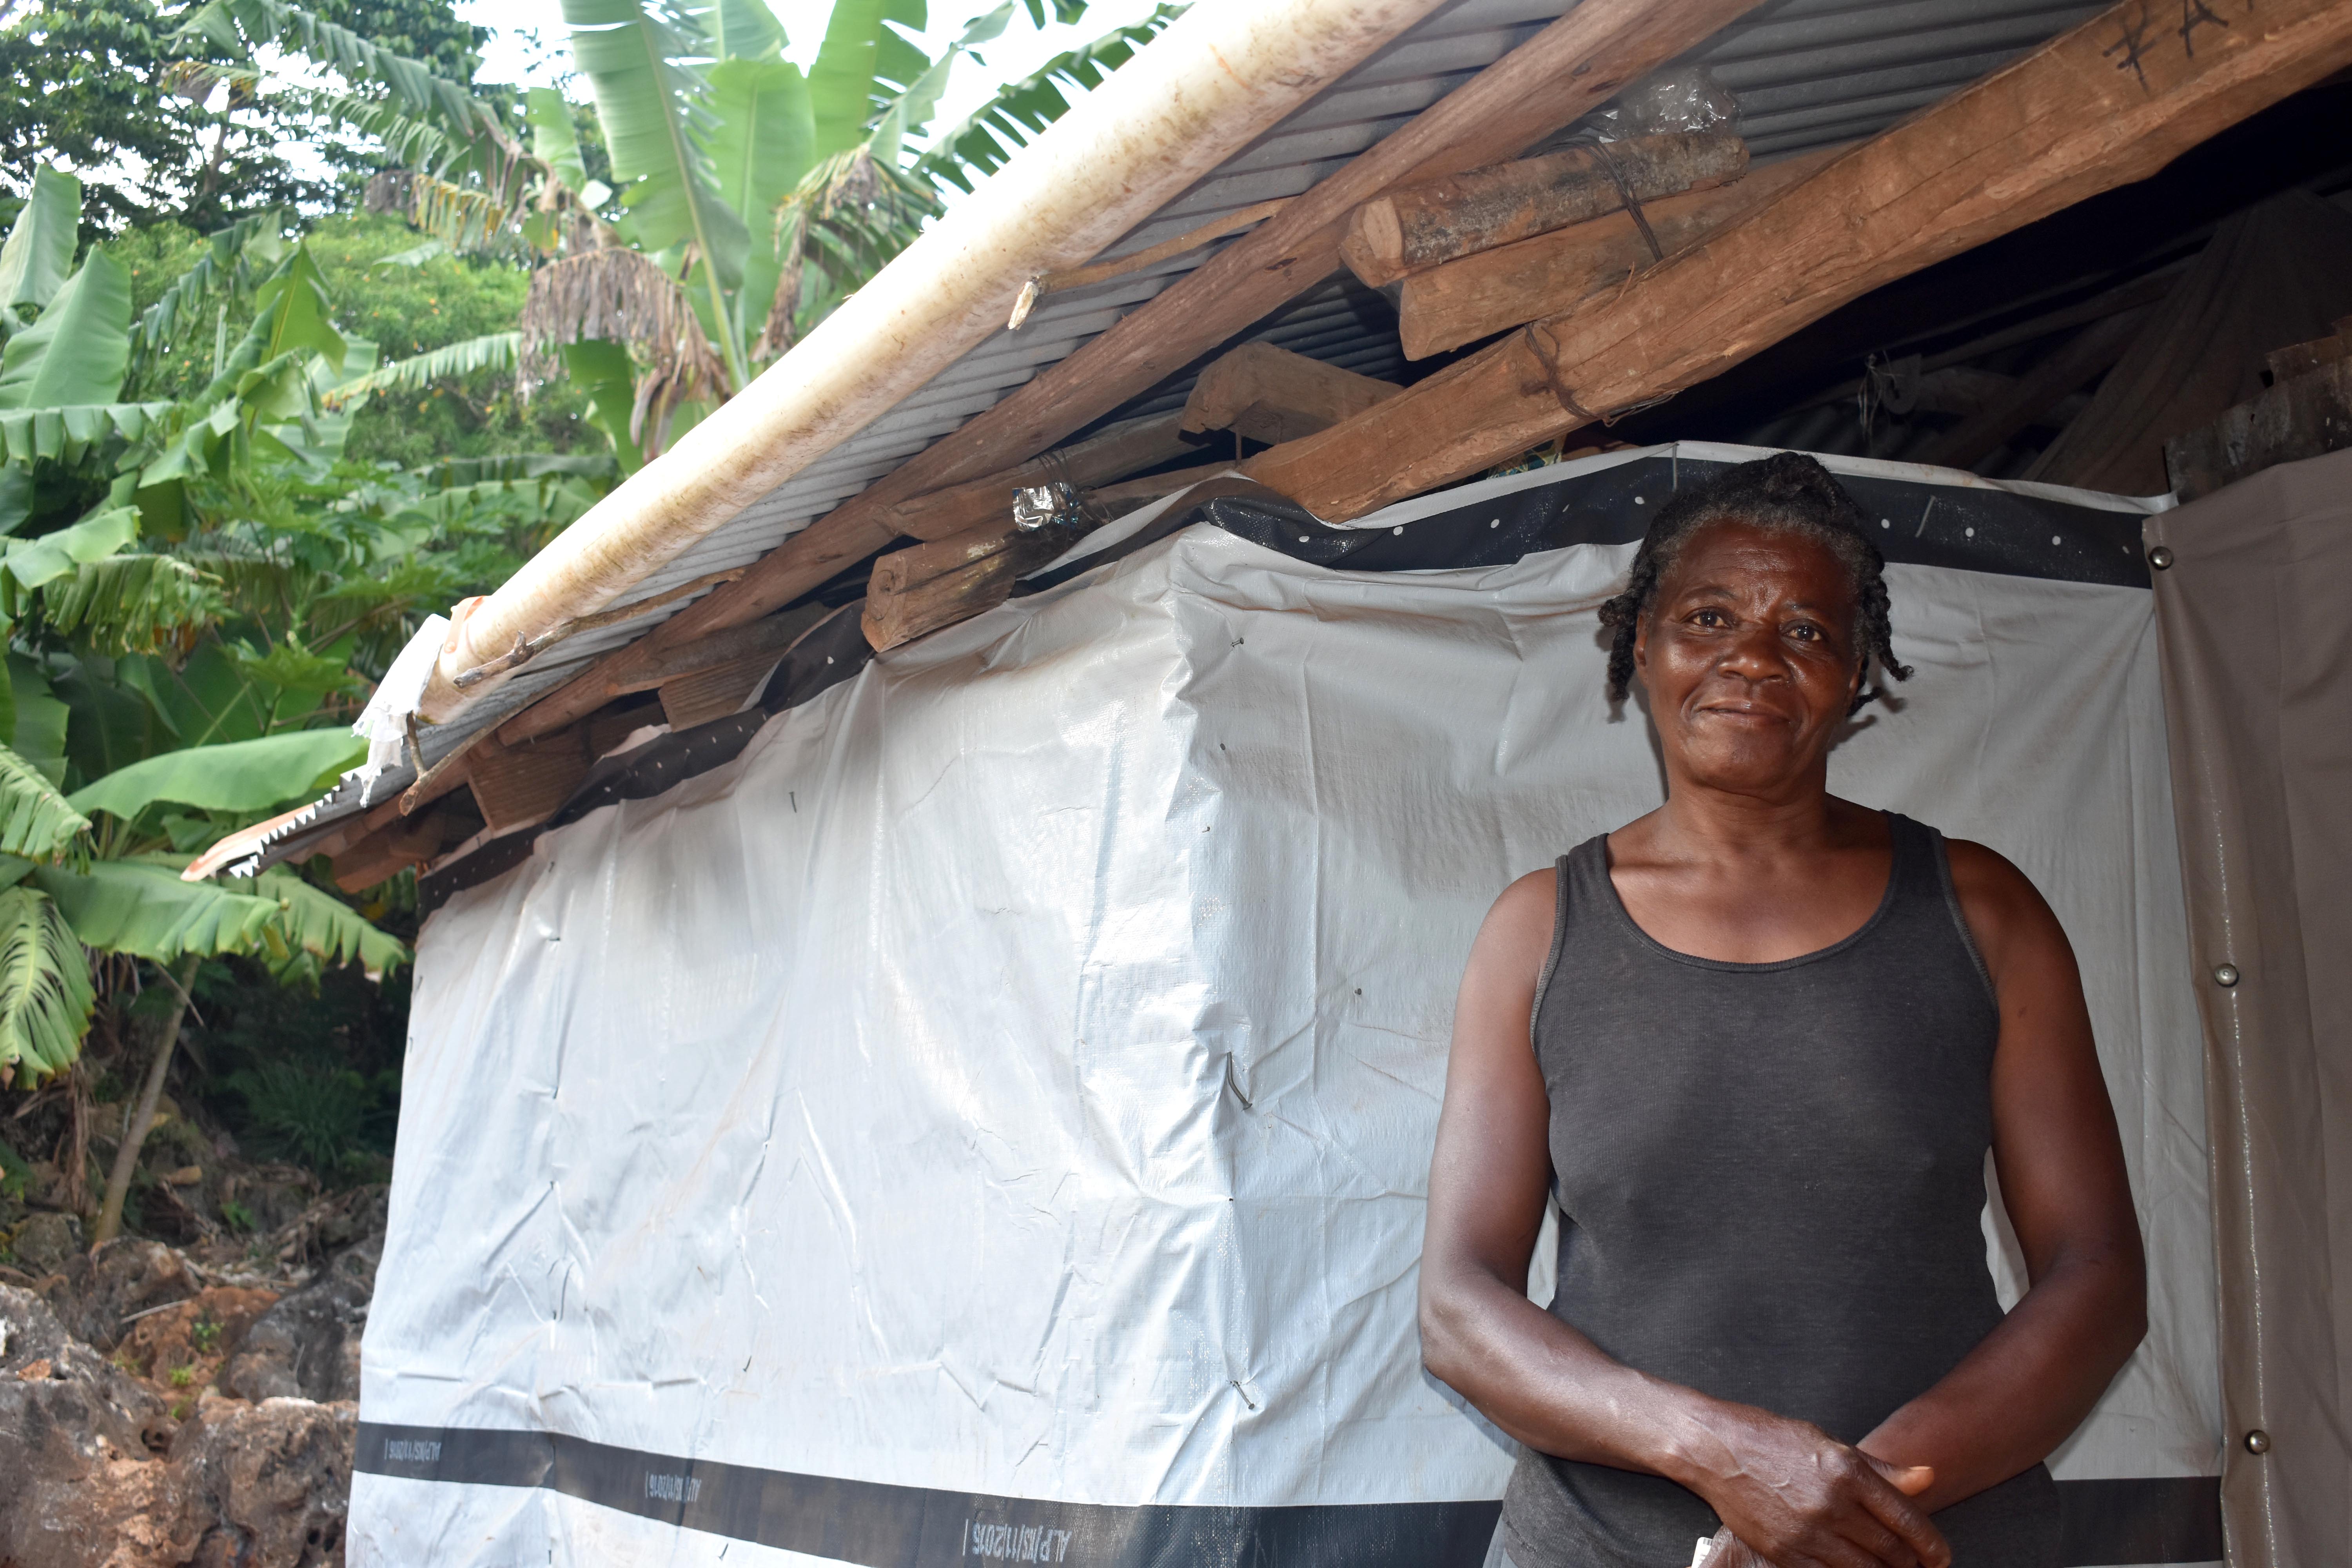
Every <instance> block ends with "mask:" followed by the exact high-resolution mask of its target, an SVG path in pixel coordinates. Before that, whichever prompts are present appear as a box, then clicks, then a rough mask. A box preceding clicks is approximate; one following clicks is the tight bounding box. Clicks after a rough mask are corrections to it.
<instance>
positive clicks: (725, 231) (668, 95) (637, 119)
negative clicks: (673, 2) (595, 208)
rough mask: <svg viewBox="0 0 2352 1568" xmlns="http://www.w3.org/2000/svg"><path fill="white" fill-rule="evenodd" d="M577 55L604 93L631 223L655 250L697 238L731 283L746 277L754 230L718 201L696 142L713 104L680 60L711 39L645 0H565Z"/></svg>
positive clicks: (600, 99) (723, 280)
mask: <svg viewBox="0 0 2352 1568" xmlns="http://www.w3.org/2000/svg"><path fill="white" fill-rule="evenodd" d="M563 19H564V20H565V22H567V23H568V24H570V26H571V27H572V59H573V61H574V62H575V63H576V64H577V65H578V66H579V68H580V70H581V74H582V75H583V76H585V77H586V78H587V79H588V84H589V87H590V89H592V90H593V92H594V94H595V99H596V118H597V121H598V122H599V123H600V124H602V125H603V127H604V146H605V150H606V151H607V152H608V153H611V155H612V160H613V174H614V178H615V179H617V180H619V181H620V182H621V184H622V188H621V203H622V205H624V206H625V207H626V208H627V209H628V215H629V221H628V230H629V233H630V234H631V236H632V237H634V238H635V241H636V243H637V244H638V245H640V246H641V247H644V248H645V249H646V250H647V251H660V250H667V249H668V248H669V247H672V246H674V245H680V244H684V243H686V242H688V241H691V242H693V244H694V246H695V248H696V249H697V251H698V252H699V253H700V255H701V257H702V258H704V259H705V260H706V261H707V262H708V264H709V266H710V268H712V270H713V271H714V272H715V273H716V275H717V278H718V281H719V288H720V289H727V290H731V289H735V288H736V287H737V286H738V285H740V283H741V282H742V280H743V258H744V253H745V252H746V251H747V250H748V249H749V248H750V247H751V231H750V230H749V229H747V228H746V227H745V226H744V225H743V220H742V219H741V218H740V217H739V216H736V214H735V212H734V210H733V209H732V208H730V207H729V206H728V205H727V204H726V203H725V202H723V201H722V200H720V199H719V191H718V188H717V186H716V184H714V182H713V180H712V175H711V170H710V166H709V158H708V157H707V156H705V155H704V153H702V151H701V149H700V148H699V147H698V145H697V144H696V141H697V139H696V132H697V131H698V128H699V124H700V122H701V121H704V120H706V119H707V117H708V114H709V110H707V109H706V108H704V106H703V103H702V101H701V100H702V97H703V92H704V89H703V83H702V81H701V79H699V78H698V77H697V76H696V75H695V74H694V72H692V71H691V70H689V69H688V68H686V67H685V66H683V65H681V64H679V63H678V61H679V60H680V59H681V58H685V57H686V56H688V54H690V53H694V52H699V50H700V48H701V47H704V46H703V45H702V43H701V41H700V40H699V39H694V38H689V37H686V36H685V35H684V34H683V33H682V32H681V30H680V26H681V24H683V23H685V22H687V21H688V18H687V17H686V16H684V15H683V14H680V13H676V12H665V13H656V11H655V10H653V9H651V8H650V6H649V5H647V4H644V3H641V0H563Z"/></svg>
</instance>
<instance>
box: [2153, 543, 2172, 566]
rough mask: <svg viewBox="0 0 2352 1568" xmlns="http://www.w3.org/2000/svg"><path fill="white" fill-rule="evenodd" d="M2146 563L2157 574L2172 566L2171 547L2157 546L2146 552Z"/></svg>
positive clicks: (2167, 545) (2165, 545) (2166, 545)
mask: <svg viewBox="0 0 2352 1568" xmlns="http://www.w3.org/2000/svg"><path fill="white" fill-rule="evenodd" d="M2147 563H2148V564H2149V565H2150V566H2153V567H2155V568H2156V569H2157V570H2158V572H2161V571H2163V570H2164V569H2165V568H2166V567H2168V566H2170V565H2171V564H2172V546H2170V545H2169V544H2159V545H2158V546H2157V547H2156V548H2155V549H2153V550H2151V551H2149V552H2147Z"/></svg>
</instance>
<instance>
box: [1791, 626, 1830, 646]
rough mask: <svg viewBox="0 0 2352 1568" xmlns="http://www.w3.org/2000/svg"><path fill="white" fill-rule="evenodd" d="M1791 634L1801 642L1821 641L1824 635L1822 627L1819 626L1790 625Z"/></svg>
mask: <svg viewBox="0 0 2352 1568" xmlns="http://www.w3.org/2000/svg"><path fill="white" fill-rule="evenodd" d="M1789 635H1790V637H1795V638H1796V639H1797V640H1798V641H1800V642H1819V641H1820V640H1821V637H1822V628H1821V627H1819V626H1790V628H1789Z"/></svg>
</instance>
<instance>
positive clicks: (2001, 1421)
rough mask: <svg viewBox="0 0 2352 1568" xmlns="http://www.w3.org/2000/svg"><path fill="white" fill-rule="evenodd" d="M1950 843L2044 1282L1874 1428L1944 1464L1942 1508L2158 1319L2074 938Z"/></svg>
mask: <svg viewBox="0 0 2352 1568" xmlns="http://www.w3.org/2000/svg"><path fill="white" fill-rule="evenodd" d="M1950 853H1951V866H1952V882H1953V888H1954V890H1955V891H1957V892H1958V894H1959V899H1960V909H1961V912H1962V913H1963V914H1964V915H1965V916H1966V917H1967V920H1968V924H1969V931H1970V933H1971V934H1972V935H1973V936H1974V937H1975V939H1976V942H1977V948H1978V951H1979V953H1980V954H1981V955H1982V956H1983V958H1984V962H1985V968H1986V969H1987V970H1988V971H1989V972H1990V974H1991V976H1992V982H1993V989H1994V991H1995V992H1996V994H1998V996H1999V998H2000V1045H1999V1047H1997V1048H1996V1050H1995V1052H1994V1056H1993V1069H1992V1119H1993V1121H1992V1149H1993V1163H1994V1165H1995V1167H1996V1168H1997V1170H1998V1172H1999V1173H2000V1194H2001V1199H2002V1202H2003V1203H2004V1204H2005V1205H2007V1207H2008V1209H2009V1217H2010V1223H2011V1226H2013V1227H2014V1228H2015V1230H2016V1232H2017V1239H2018V1243H2019V1245H2020V1246H2021V1247H2022V1248H2023V1249H2024V1253H2025V1267H2026V1273H2027V1277H2028V1278H2029V1279H2031V1280H2032V1289H2029V1290H2027V1292H2026V1294H2025V1299H2024V1300H2021V1301H2020V1302H2019V1303H2018V1304H2017V1307H2016V1310H2013V1311H2011V1313H2010V1314H2009V1316H2008V1317H2007V1318H2006V1319H2004V1320H2003V1321H2002V1322H2001V1324H2000V1327H1999V1328H1997V1329H1995V1330H1994V1331H1992V1332H1991V1333H1990V1334H1989V1335H1987V1336H1986V1337H1985V1340H1984V1342H1982V1343H1981V1344H1979V1345H1978V1346H1977V1348H1976V1349H1975V1350H1974V1351H1972V1352H1969V1355H1968V1356H1967V1358H1966V1359H1964V1360H1963V1361H1962V1362H1961V1363H1960V1364H1959V1365H1958V1366H1957V1367H1954V1368H1953V1369H1952V1371H1951V1372H1950V1373H1949V1374H1948V1375H1947V1376H1946V1377H1945V1378H1944V1379H1943V1380H1942V1381H1940V1382H1939V1383H1937V1384H1936V1385H1935V1386H1934V1387H1933V1388H1930V1389H1928V1390H1927V1392H1926V1393H1925V1394H1921V1395H1920V1396H1919V1397H1918V1398H1916V1399H1915V1400H1913V1401H1911V1403H1909V1404H1908V1405H1904V1406H1903V1407H1902V1408H1901V1409H1900V1410H1897V1411H1896V1412H1895V1414H1894V1415H1890V1416H1888V1417H1887V1418H1886V1420H1885V1422H1883V1423H1882V1424H1881V1425H1880V1426H1879V1427H1878V1429H1877V1430H1876V1431H1875V1432H1873V1433H1872V1434H1871V1435H1870V1436H1867V1437H1865V1438H1864V1439H1863V1442H1862V1447H1863V1448H1864V1450H1865V1451H1867V1452H1869V1453H1871V1454H1873V1455H1875V1456H1877V1457H1879V1458H1885V1459H1892V1460H1895V1461H1897V1462H1899V1463H1903V1464H1912V1465H1928V1466H1932V1467H1933V1468H1934V1469H1935V1472H1936V1482H1935V1485H1934V1486H1933V1487H1932V1488H1930V1489H1929V1490H1928V1492H1927V1496H1926V1498H1925V1499H1924V1500H1925V1501H1926V1502H1927V1506H1928V1507H1930V1508H1942V1507H1944V1506H1945V1505H1946V1504H1948V1503H1953V1502H1957V1501H1958V1500H1960V1499H1962V1498H1965V1497H1969V1496H1973V1495H1974V1494H1975V1493H1977V1492H1980V1491H1982V1490H1984V1489H1986V1488H1987V1487H1990V1486H1993V1485H1996V1484H1998V1483H1999V1482H2001V1481H2004V1480H2006V1479H2009V1478H2010V1477H2011V1476H2013V1475H2015V1474H2017V1473H2018V1472H2019V1471H2020V1470H2022V1469H2024V1468H2027V1467H2028V1466H2031V1465H2034V1464H2038V1463H2040V1462H2041V1461H2042V1459H2043V1458H2046V1457H2048V1455H2049V1453H2050V1451H2051V1450H2052V1449H2053V1448H2055V1447H2057V1446H2058V1445H2059V1444H2060V1443H2063V1442H2064V1441H2065V1439H2066V1436H2067V1435H2068V1434H2069V1433H2071V1432H2073V1431H2074V1428H2075V1427H2076V1426H2080V1425H2081V1424H2082V1420H2083V1417H2084V1416H2085V1415H2089V1414H2090V1411H2091V1406H2092V1405H2095V1404H2096V1403H2097V1402H2098V1398H2099V1395H2100V1394H2103V1393H2105V1391H2106V1387H2107V1384H2108V1383H2109V1382H2110V1381H2112V1380H2113V1379H2114V1377H2115V1375H2116V1373H2117V1372H2118V1371H2120V1370H2121V1369H2122V1367H2123V1364H2124V1363H2125V1362H2126V1361H2127V1360H2129V1359H2130V1357H2131V1352H2132V1350H2133V1347H2135V1346H2136V1345H2137V1344H2138V1343H2139V1342H2140V1337H2141V1336H2142V1335H2143V1334H2145V1333H2146V1332H2147V1279H2146V1274H2145V1268H2144V1264H2143V1260H2142V1258H2141V1253H2140V1236H2139V1223H2138V1219H2137V1215H2135V1213H2134V1211H2133V1209H2132V1198H2131V1184H2130V1182H2129V1180H2128V1178H2127V1177H2126V1173H2125V1170H2124V1155H2123V1147H2122V1144H2121V1142H2119V1141H2118V1140H2117V1138H2116V1116H2115V1110H2114V1108H2113V1107H2112V1106H2111V1105H2109V1103H2108V1101H2107V1085H2106V1079H2105V1078H2104V1077H2102V1076H2101V1074H2100V1071H2099V1058H2098V1053H2097V1051H2096V1050H2095V1048H2094V1047H2093V1045H2092V1042H2091V1015H2090V1009H2089V1008H2088V1006H2086V1005H2085V1004H2084V1000H2083V982H2082V977H2081V975H2080V974H2079V973H2077V971H2076V969H2075V967H2074V948H2073V947H2072V946H2071V945H2070V944H2069V943H2068V942H2067V941H2066V933H2065V931H2063V929H2062V928H2061V927H2060V926H2059V924H2058V917H2057V916H2056V915H2054V914H2053V913H2052V912H2051V910H2050V906H2049V905H2048V904H2047V903H2046V902H2044V901H2043V900H2042V895H2041V893H2040V892H2039V891H2037V890H2036V889H2035V888H2034V886H2033V884H2032V882H2031V881H2029V880H2027V879H2026V877H2025V875H2024V873H2022V872H2021V871H2020V870H2018V869H2017V868H2016V867H2014V866H2012V865H2011V864H2010V863H2009V862H2008V861H2007V860H2005V859H2003V858H2001V857H2000V856H1999V855H1997V854H1995V853H1994V852H1993V851H1992V850H1990V849H1988V848H1986V847H1983V846H1982V845H1980V844H1969V843H1965V842H1960V841H1954V842H1952V843H1951V845H1950Z"/></svg>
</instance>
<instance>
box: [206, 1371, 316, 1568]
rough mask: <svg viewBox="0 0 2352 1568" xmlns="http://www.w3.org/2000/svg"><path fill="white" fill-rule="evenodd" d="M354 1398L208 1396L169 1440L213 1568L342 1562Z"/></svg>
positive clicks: (304, 1567)
mask: <svg viewBox="0 0 2352 1568" xmlns="http://www.w3.org/2000/svg"><path fill="white" fill-rule="evenodd" d="M358 1430H359V1406H358V1405H353V1404H350V1403H342V1404H335V1405H319V1404H313V1403H312V1402H310V1401H309V1400H306V1399H266V1400H263V1401H262V1402H260V1403H259V1404H257V1405H247V1404H246V1403H244V1402H243V1401H241V1400H235V1399H219V1398H209V1397H208V1398H206V1399H205V1400H204V1401H203V1402H202V1403H201V1404H199V1405H198V1406H197V1408H196V1413H195V1415H194V1419H192V1420H191V1421H190V1422H189V1423H188V1425H187V1426H184V1427H182V1428H181V1430H180V1435H179V1436H178V1438H177V1439H176V1440H174V1441H173V1445H172V1461H171V1469H172V1471H173V1475H174V1477H175V1478H176V1479H177V1481H178V1484H179V1486H180V1488H181V1489H182V1495H183V1498H184V1503H183V1506H184V1509H185V1510H186V1511H187V1519H188V1522H187V1524H186V1525H185V1526H184V1530H183V1537H185V1536H186V1535H189V1534H193V1536H194V1542H193V1546H192V1549H191V1552H190V1555H189V1556H188V1557H187V1558H186V1559H185V1560H184V1561H186V1562H188V1563H194V1564H197V1565H199V1568H211V1565H213V1564H219V1565H220V1568H229V1565H230V1564H236V1565H239V1568H242V1565H244V1564H247V1563H251V1564H257V1565H258V1564H262V1563H268V1564H269V1565H270V1568H281V1565H282V1568H320V1565H322V1564H337V1565H340V1564H341V1562H342V1560H343V1521H344V1517H345V1514H346V1512H347V1511H348V1509H349V1506H350V1499H351V1492H352V1449H353V1447H354V1445H355V1443H356V1441H357V1437H358Z"/></svg>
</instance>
